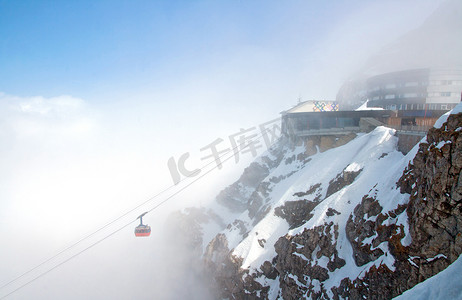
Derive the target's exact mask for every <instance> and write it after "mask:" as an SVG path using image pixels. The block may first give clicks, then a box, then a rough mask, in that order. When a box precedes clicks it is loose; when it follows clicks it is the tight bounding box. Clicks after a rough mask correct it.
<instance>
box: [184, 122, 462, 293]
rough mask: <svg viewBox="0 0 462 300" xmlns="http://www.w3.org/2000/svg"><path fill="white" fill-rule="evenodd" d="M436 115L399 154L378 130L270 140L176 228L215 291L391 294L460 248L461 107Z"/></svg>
mask: <svg viewBox="0 0 462 300" xmlns="http://www.w3.org/2000/svg"><path fill="white" fill-rule="evenodd" d="M446 118H447V120H441V122H440V123H443V122H444V124H442V126H440V128H434V129H432V130H430V131H429V133H428V136H427V138H426V139H425V140H424V141H422V142H421V143H420V145H419V146H418V147H415V148H414V149H413V150H412V151H411V152H410V153H409V154H407V155H406V156H403V155H402V153H400V152H399V151H398V150H397V144H398V140H397V137H396V136H395V135H394V131H393V130H391V129H388V128H384V127H380V128H377V129H376V130H374V131H373V132H371V133H368V134H361V135H359V136H357V137H351V138H350V140H351V139H353V138H354V139H353V140H351V141H350V142H348V143H346V144H345V143H344V142H342V143H339V144H338V145H335V143H333V144H332V147H331V148H330V149H329V147H324V148H323V149H320V147H319V145H313V144H312V140H311V141H310V143H309V145H308V143H307V142H305V143H303V144H302V145H299V146H296V145H290V144H288V143H287V141H282V140H281V141H280V143H279V144H278V145H277V146H275V147H274V148H273V149H271V150H270V151H269V152H268V153H267V155H265V156H263V157H261V158H260V159H259V160H257V161H256V162H254V163H253V164H251V165H250V166H249V168H247V169H246V170H245V172H244V174H243V176H242V177H241V178H240V179H239V180H238V181H237V182H235V183H234V184H232V185H231V186H230V187H228V188H227V189H225V190H224V191H223V192H222V193H220V195H219V196H218V197H217V201H218V202H219V203H220V206H223V207H226V210H225V211H226V212H223V210H222V211H221V213H219V212H212V211H213V210H211V211H208V212H206V213H202V214H200V216H201V218H192V219H193V220H194V222H193V223H194V226H187V227H188V229H189V230H191V228H193V227H194V228H196V231H195V232H196V233H197V234H195V235H194V234H189V235H188V236H190V237H191V236H195V237H196V238H195V239H200V242H197V241H196V244H197V246H195V247H196V248H197V249H200V251H198V252H200V253H202V257H201V258H200V260H201V263H200V264H201V266H202V268H203V269H202V272H203V273H204V274H206V276H207V277H208V278H209V280H210V282H211V285H212V286H213V287H214V289H215V290H214V292H215V293H216V297H217V298H231V299H300V298H313V299H318V298H319V299H340V298H351V299H360V298H361V299H363V298H367V299H391V298H393V297H395V296H397V295H400V294H401V293H403V292H404V291H406V290H408V289H410V288H412V287H413V286H414V285H416V284H417V283H419V282H421V281H423V280H425V279H427V278H429V277H431V276H433V275H434V274H437V273H438V272H440V271H441V270H443V269H445V268H446V267H447V266H448V265H449V264H451V263H452V262H453V261H455V260H456V259H457V258H458V257H459V255H460V254H461V252H462V214H461V200H462V179H461V178H460V169H461V167H462V136H461V135H460V132H461V129H462V114H461V113H459V114H452V115H450V116H449V117H446ZM337 140H338V139H337ZM334 141H335V139H334ZM336 146H338V147H336ZM313 149H316V151H313ZM184 214H185V213H184ZM186 214H187V215H188V216H189V218H190V219H191V211H190V212H189V213H186ZM205 215H207V216H208V217H204V216H205ZM178 217H180V216H178ZM210 220H212V221H210ZM213 220H214V221H213ZM211 222H212V223H213V222H214V224H218V225H219V226H218V227H216V228H218V229H217V230H216V235H209V236H208V237H204V235H203V234H202V233H203V232H204V231H206V228H209V227H210V226H211ZM199 245H200V246H199Z"/></svg>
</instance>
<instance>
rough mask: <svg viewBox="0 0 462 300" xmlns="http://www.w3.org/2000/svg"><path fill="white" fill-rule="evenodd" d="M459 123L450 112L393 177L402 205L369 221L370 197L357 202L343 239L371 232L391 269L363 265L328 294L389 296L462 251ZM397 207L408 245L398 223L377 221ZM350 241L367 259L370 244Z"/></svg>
mask: <svg viewBox="0 0 462 300" xmlns="http://www.w3.org/2000/svg"><path fill="white" fill-rule="evenodd" d="M461 127H462V114H457V115H451V116H449V118H448V121H447V122H446V123H445V124H444V125H443V126H442V128H441V129H436V128H434V129H431V130H430V131H429V133H428V136H427V142H426V143H422V144H420V146H419V150H418V153H417V155H416V156H415V158H414V160H413V162H412V163H411V164H409V166H408V168H407V169H406V170H405V171H404V172H403V176H402V177H401V178H400V180H399V181H398V185H399V187H400V189H401V192H402V193H408V194H410V200H409V203H408V205H407V207H405V206H398V207H397V208H396V209H395V210H393V211H390V212H388V213H387V214H385V215H383V214H381V213H380V214H379V215H378V216H377V218H376V221H375V222H372V223H370V224H367V223H368V222H369V221H366V220H365V219H366V218H367V217H368V215H370V214H369V213H368V212H370V211H371V207H373V206H374V205H373V201H372V202H370V201H366V202H365V200H367V199H363V203H362V204H361V207H357V208H356V209H355V212H354V217H353V216H351V217H350V220H349V222H348V226H347V234H348V235H349V238H350V239H351V240H354V239H356V238H358V239H359V240H361V232H362V235H366V236H372V234H375V235H376V236H377V237H376V238H375V239H374V240H373V242H372V246H374V245H377V244H378V243H380V242H381V241H388V247H389V250H390V252H391V253H392V255H393V256H394V258H395V260H396V261H395V263H394V267H395V271H391V270H389V269H388V268H387V267H386V266H384V265H380V267H378V268H376V267H373V268H371V269H369V271H368V272H367V273H366V274H365V276H364V277H363V278H362V279H356V280H354V281H353V282H351V281H350V280H348V279H344V280H343V281H342V282H341V284H340V286H339V287H337V288H335V289H333V292H334V295H335V297H334V298H336V299H339V297H350V298H353V299H356V298H360V297H366V298H367V299H391V298H393V297H395V296H397V295H400V294H401V293H403V292H404V291H406V290H408V289H410V288H412V287H413V286H414V285H416V284H417V283H419V282H422V281H423V280H425V279H427V278H429V277H431V276H433V275H435V274H437V273H438V272H440V271H442V270H444V269H445V268H446V267H447V266H448V265H449V264H451V263H452V262H454V261H455V260H456V259H457V258H458V257H459V255H460V254H461V253H462V178H461V176H460V170H461V168H462V135H461V134H460V132H461V131H460V129H459V128H461ZM368 202H369V203H368ZM371 204H372V205H371ZM405 210H406V211H405ZM372 211H374V213H377V212H379V209H378V208H375V209H374V208H372ZM403 212H406V213H407V217H408V222H409V232H410V235H411V237H412V242H411V244H410V245H409V246H403V245H402V243H401V239H402V238H403V237H404V232H403V230H402V228H400V227H397V226H396V225H395V226H384V225H383V224H384V221H385V220H387V219H394V218H396V217H397V216H398V215H400V214H401V213H403ZM361 215H363V218H360V217H361ZM372 227H373V229H371V228H372ZM376 240H377V241H376ZM352 245H353V248H354V249H355V248H356V250H355V253H359V255H360V256H362V259H364V258H366V260H367V259H368V258H370V256H369V257H368V256H367V254H369V255H370V252H369V251H368V250H370V249H364V248H361V247H360V246H359V247H358V243H355V242H352ZM355 245H356V247H355ZM355 258H356V257H355ZM361 262H362V261H361V260H359V261H358V260H357V261H356V263H357V264H360V263H361Z"/></svg>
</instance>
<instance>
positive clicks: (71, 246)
mask: <svg viewBox="0 0 462 300" xmlns="http://www.w3.org/2000/svg"><path fill="white" fill-rule="evenodd" d="M264 130H265V131H268V129H264ZM264 133H265V132H264V131H263V132H262V133H261V134H260V135H259V136H256V137H254V138H253V139H250V140H251V141H249V142H248V143H247V144H246V145H244V146H241V145H237V146H235V147H234V148H232V149H231V150H230V151H227V152H225V153H223V154H222V155H220V156H218V158H222V157H224V156H226V155H227V154H228V153H230V152H231V153H232V155H231V156H229V157H227V158H225V159H224V160H223V161H222V163H224V162H226V161H228V160H229V159H231V158H232V157H233V156H234V155H235V153H234V150H236V149H238V148H239V147H241V149H240V151H242V150H244V149H245V148H247V147H249V146H250V145H251V143H252V142H254V141H255V140H259V139H261V138H262V137H263V135H264ZM240 151H239V152H240ZM213 163H214V162H210V163H207V164H205V165H204V166H203V167H201V168H200V169H199V170H201V171H202V170H204V169H205V168H206V167H208V166H209V165H211V164H213ZM218 167H219V165H216V166H215V167H213V168H212V169H210V170H209V171H206V172H205V173H203V174H202V175H201V176H199V177H198V178H196V179H195V180H193V181H192V182H190V183H189V184H187V185H186V186H184V187H183V188H181V189H180V190H178V191H177V192H175V193H173V194H172V195H170V196H169V197H167V198H166V199H165V200H163V201H161V202H160V203H158V204H157V205H155V206H154V207H153V208H151V209H150V210H148V211H147V212H148V213H149V212H151V211H153V210H155V209H157V208H158V207H159V206H161V205H162V204H164V203H165V202H167V201H168V200H170V199H171V198H173V197H174V196H176V195H177V194H179V193H180V192H182V191H183V190H185V189H186V188H188V187H189V186H191V185H192V184H193V183H195V182H197V181H198V180H199V179H201V178H203V177H204V176H206V175H207V174H209V173H211V172H212V171H214V170H215V169H216V168H218ZM186 179H187V178H183V179H181V180H180V182H182V181H184V180H186ZM175 186H176V185H172V186H170V187H168V188H166V189H164V190H162V191H160V192H159V193H157V194H156V195H154V196H152V197H150V198H149V199H148V200H146V201H144V202H143V203H141V204H139V205H137V206H136V207H134V208H133V209H131V210H129V211H127V212H125V213H124V214H122V215H121V216H119V217H117V218H116V219H114V220H112V221H110V222H109V223H107V224H106V225H104V226H102V227H100V228H99V229H97V230H96V231H94V232H92V233H90V234H88V235H87V236H85V237H83V238H81V239H80V240H78V241H77V242H75V243H73V244H72V245H70V246H68V247H67V248H65V249H63V250H61V251H60V252H58V253H57V254H55V255H53V256H52V257H51V258H49V259H47V260H45V261H43V262H42V263H40V264H39V265H37V266H35V267H33V268H32V269H30V270H28V271H26V272H24V273H22V274H21V275H19V276H17V277H16V278H14V279H12V280H10V281H9V282H7V283H6V284H4V285H2V286H1V287H0V290H1V289H3V288H5V287H6V286H8V285H10V284H12V283H13V282H15V281H17V280H18V279H20V278H22V277H24V276H26V275H27V274H30V273H31V272H33V271H34V270H36V269H38V268H39V267H41V266H43V265H44V264H46V263H48V262H50V261H51V260H53V259H55V258H57V257H58V256H59V255H61V254H63V253H64V252H66V251H68V250H70V249H71V248H74V247H75V246H77V245H78V244H80V243H81V242H83V241H84V240H86V239H88V238H90V237H92V236H93V235H95V234H96V233H98V232H100V231H102V230H103V229H105V228H107V227H108V226H110V225H112V224H114V223H115V222H117V221H118V220H120V219H122V218H123V217H125V216H127V215H128V214H130V213H131V212H133V211H135V210H136V209H138V208H140V207H141V206H143V205H145V204H147V203H149V202H151V201H152V200H154V199H155V198H157V197H159V196H160V195H161V194H163V193H165V192H167V191H168V190H170V189H172V188H174V187H175ZM133 222H134V221H131V222H130V223H128V224H126V225H124V226H123V227H121V228H119V229H117V230H116V231H114V232H112V233H111V234H109V235H107V236H106V237H104V238H103V239H100V240H98V241H97V242H95V243H94V244H92V245H90V246H89V247H87V248H85V249H84V250H82V251H80V252H78V253H77V254H75V255H73V256H71V257H70V258H68V259H66V260H64V261H63V262H61V263H59V264H58V265H56V266H54V267H53V268H51V269H49V270H47V271H45V272H44V273H42V274H40V275H38V276H37V277H35V278H34V279H32V280H30V281H28V282H26V283H25V284H23V285H21V286H20V287H18V288H17V289H15V290H13V291H12V292H10V293H8V294H7V295H5V296H3V297H1V298H0V299H4V298H5V297H7V296H9V295H11V294H13V293H14V292H16V291H18V290H19V289H21V288H23V287H24V286H26V285H28V284H30V283H32V282H33V281H35V280H37V279H38V278H40V277H42V276H43V275H45V274H47V273H49V272H51V271H52V270H54V269H56V268H57V267H59V266H61V265H62V264H64V263H66V262H68V261H69V260H71V259H72V258H74V257H76V256H78V255H79V254H81V253H83V252H85V251H86V250H88V249H90V248H92V247H93V246H95V245H97V244H99V243H100V242H102V241H104V240H105V239H107V238H108V237H110V236H112V235H113V234H115V233H117V232H119V231H120V230H122V229H123V228H125V227H127V226H128V225H130V224H131V223H133Z"/></svg>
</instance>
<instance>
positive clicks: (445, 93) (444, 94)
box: [440, 92, 451, 97]
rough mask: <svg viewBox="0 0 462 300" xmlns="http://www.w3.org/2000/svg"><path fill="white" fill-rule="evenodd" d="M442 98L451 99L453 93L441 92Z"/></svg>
mask: <svg viewBox="0 0 462 300" xmlns="http://www.w3.org/2000/svg"><path fill="white" fill-rule="evenodd" d="M440 96H441V97H451V92H441V93H440Z"/></svg>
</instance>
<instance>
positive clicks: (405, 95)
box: [404, 93, 417, 98]
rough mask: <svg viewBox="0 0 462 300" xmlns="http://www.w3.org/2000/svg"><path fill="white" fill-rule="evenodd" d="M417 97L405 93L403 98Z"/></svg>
mask: <svg viewBox="0 0 462 300" xmlns="http://www.w3.org/2000/svg"><path fill="white" fill-rule="evenodd" d="M415 97H417V94H416V93H405V94H404V98H415Z"/></svg>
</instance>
